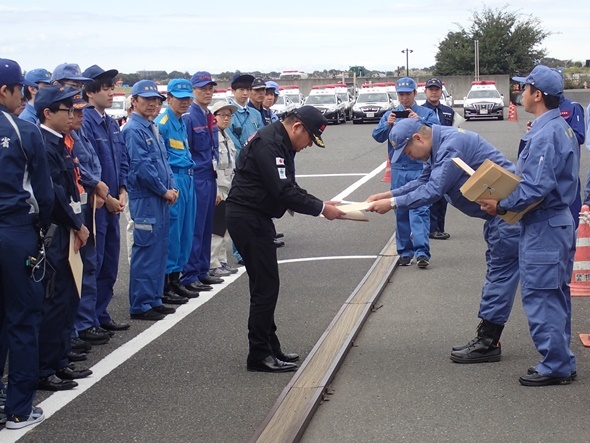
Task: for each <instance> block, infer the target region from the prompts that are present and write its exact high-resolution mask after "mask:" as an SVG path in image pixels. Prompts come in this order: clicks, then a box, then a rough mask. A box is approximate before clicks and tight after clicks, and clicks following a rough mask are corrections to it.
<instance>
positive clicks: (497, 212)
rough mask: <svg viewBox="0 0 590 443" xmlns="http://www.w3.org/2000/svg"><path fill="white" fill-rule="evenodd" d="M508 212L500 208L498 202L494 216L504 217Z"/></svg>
mask: <svg viewBox="0 0 590 443" xmlns="http://www.w3.org/2000/svg"><path fill="white" fill-rule="evenodd" d="M507 212H508V211H507V210H506V209H504V208H503V207H502V206H500V202H498V204H497V205H496V214H498V215H506V213H507Z"/></svg>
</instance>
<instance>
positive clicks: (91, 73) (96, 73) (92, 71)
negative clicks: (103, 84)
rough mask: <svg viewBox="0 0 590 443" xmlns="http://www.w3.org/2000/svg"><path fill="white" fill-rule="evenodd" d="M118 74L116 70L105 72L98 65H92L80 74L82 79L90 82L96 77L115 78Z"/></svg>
mask: <svg viewBox="0 0 590 443" xmlns="http://www.w3.org/2000/svg"><path fill="white" fill-rule="evenodd" d="M118 73H119V71H117V70H116V69H109V70H108V71H105V70H104V69H102V68H101V67H100V66H98V65H92V66H90V67H89V68H87V69H86V70H85V71H84V72H83V73H82V75H83V76H84V77H88V78H91V79H92V80H95V79H96V78H97V77H105V78H115V77H116V76H117V74H118Z"/></svg>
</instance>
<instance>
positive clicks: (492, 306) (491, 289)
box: [478, 217, 521, 325]
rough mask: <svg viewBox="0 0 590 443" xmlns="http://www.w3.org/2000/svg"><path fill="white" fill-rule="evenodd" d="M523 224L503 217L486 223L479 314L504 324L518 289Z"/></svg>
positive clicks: (486, 318) (493, 321) (488, 319)
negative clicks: (521, 225)
mask: <svg viewBox="0 0 590 443" xmlns="http://www.w3.org/2000/svg"><path fill="white" fill-rule="evenodd" d="M520 230H521V228H520V225H519V224H515V225H510V224H508V223H506V222H505V221H503V220H502V219H501V218H500V217H494V218H493V219H491V220H488V221H486V222H485V224H484V227H483V236H484V238H485V241H486V243H487V245H488V248H487V250H486V265H487V270H486V279H485V283H484V285H483V288H482V291H481V302H480V305H479V314H478V317H479V318H481V319H483V320H487V321H489V322H492V323H495V324H498V325H503V324H505V323H506V322H507V321H508V317H509V316H510V312H511V311H512V305H513V304H514V296H515V295H516V290H517V288H518V282H519V280H520V273H519V271H518V269H519V268H518V244H519V241H520Z"/></svg>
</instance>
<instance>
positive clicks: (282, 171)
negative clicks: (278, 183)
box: [277, 159, 287, 180]
mask: <svg viewBox="0 0 590 443" xmlns="http://www.w3.org/2000/svg"><path fill="white" fill-rule="evenodd" d="M277 160H278V159H277ZM281 160H282V159H281ZM277 171H279V178H280V179H281V180H286V179H287V169H286V168H277Z"/></svg>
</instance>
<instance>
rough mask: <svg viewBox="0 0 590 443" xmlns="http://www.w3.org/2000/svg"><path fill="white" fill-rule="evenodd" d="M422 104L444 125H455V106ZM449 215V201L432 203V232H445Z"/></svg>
mask: <svg viewBox="0 0 590 443" xmlns="http://www.w3.org/2000/svg"><path fill="white" fill-rule="evenodd" d="M422 106H424V107H425V108H428V109H432V110H433V111H434V113H435V115H436V118H438V121H439V124H440V125H442V126H453V119H454V117H455V111H453V108H450V107H448V106H445V105H443V104H442V103H439V104H438V106H434V105H433V104H432V103H430V102H429V101H428V100H427V101H426V103H424V104H423V105H422ZM446 215H447V201H446V200H445V199H444V198H441V199H440V200H438V201H435V202H434V203H433V204H431V205H430V233H431V234H432V233H434V232H445V217H446Z"/></svg>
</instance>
